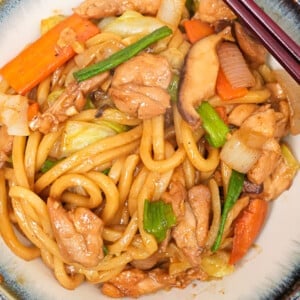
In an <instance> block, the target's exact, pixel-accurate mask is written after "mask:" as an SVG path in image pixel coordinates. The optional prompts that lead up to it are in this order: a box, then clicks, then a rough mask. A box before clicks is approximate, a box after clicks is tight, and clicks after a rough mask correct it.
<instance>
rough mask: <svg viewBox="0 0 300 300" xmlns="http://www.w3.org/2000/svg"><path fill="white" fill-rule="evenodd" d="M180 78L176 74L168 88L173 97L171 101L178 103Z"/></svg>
mask: <svg viewBox="0 0 300 300" xmlns="http://www.w3.org/2000/svg"><path fill="white" fill-rule="evenodd" d="M179 79H180V78H179V76H178V75H176V74H174V75H173V78H172V81H171V82H170V84H169V86H168V92H169V94H170V96H171V101H172V102H174V103H176V102H177V99H178V88H179Z"/></svg>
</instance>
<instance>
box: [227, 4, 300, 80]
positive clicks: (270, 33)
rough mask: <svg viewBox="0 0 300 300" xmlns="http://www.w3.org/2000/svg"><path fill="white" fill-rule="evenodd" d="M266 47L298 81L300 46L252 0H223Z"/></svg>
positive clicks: (299, 77)
mask: <svg viewBox="0 0 300 300" xmlns="http://www.w3.org/2000/svg"><path fill="white" fill-rule="evenodd" d="M224 2H225V3H226V4H227V5H228V6H229V7H230V8H231V9H232V10H233V11H234V12H235V14H236V15H237V16H239V17H240V19H241V20H242V21H243V22H244V23H245V25H246V26H248V27H249V28H250V29H251V30H252V31H253V32H254V33H255V34H256V35H257V37H258V38H259V39H260V41H261V42H262V44H263V45H264V46H265V47H266V49H267V50H268V51H269V52H270V53H271V54H272V55H273V57H274V58H276V59H277V61H278V62H279V63H280V64H281V65H282V66H283V67H284V68H285V69H286V71H287V72H289V73H290V75H291V76H292V77H293V78H294V79H295V80H296V81H297V82H298V83H300V47H299V45H298V44H296V43H295V42H294V41H293V40H292V39H291V38H290V37H289V36H288V35H287V34H286V33H285V32H284V31H283V30H282V29H281V27H279V26H278V25H277V24H276V23H275V22H274V21H273V20H272V19H271V18H270V17H269V16H268V15H267V14H266V13H265V12H264V11H263V10H262V9H261V8H260V7H259V6H258V5H257V4H256V3H255V2H254V1H253V0H224Z"/></svg>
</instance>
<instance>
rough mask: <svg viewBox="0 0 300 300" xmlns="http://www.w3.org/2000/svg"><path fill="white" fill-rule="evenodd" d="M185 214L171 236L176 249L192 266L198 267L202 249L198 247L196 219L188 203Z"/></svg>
mask: <svg viewBox="0 0 300 300" xmlns="http://www.w3.org/2000/svg"><path fill="white" fill-rule="evenodd" d="M184 208H185V214H184V217H183V218H181V219H180V220H179V222H178V224H177V225H176V226H175V227H174V228H173V230H172V236H173V238H174V240H175V242H176V245H177V246H178V248H180V249H181V250H182V251H183V253H184V254H185V255H186V257H187V259H188V260H189V262H190V264H191V265H192V266H198V265H199V263H200V261H201V257H200V255H201V252H202V248H201V247H199V245H198V242H197V236H196V218H195V216H194V214H193V211H192V208H191V206H190V205H189V203H185V206H184Z"/></svg>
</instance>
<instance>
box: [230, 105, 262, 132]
mask: <svg viewBox="0 0 300 300" xmlns="http://www.w3.org/2000/svg"><path fill="white" fill-rule="evenodd" d="M257 108H258V106H257V105H256V104H252V103H250V104H240V105H237V106H236V107H235V108H234V109H233V110H232V111H231V113H230V115H229V116H228V123H229V124H232V125H235V126H238V127H240V126H241V125H242V123H243V122H244V121H245V120H246V119H247V118H248V117H249V116H250V115H251V114H252V113H253V112H254V111H255V110H256V109H257Z"/></svg>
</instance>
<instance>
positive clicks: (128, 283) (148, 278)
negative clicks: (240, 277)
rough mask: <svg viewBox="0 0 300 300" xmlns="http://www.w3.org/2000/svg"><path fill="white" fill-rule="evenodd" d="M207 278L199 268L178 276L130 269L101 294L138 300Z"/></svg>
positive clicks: (162, 272) (164, 272)
mask: <svg viewBox="0 0 300 300" xmlns="http://www.w3.org/2000/svg"><path fill="white" fill-rule="evenodd" d="M207 278H208V276H207V275H206V273H204V272H203V271H202V270H201V269H199V268H192V269H189V270H188V271H187V272H182V273H179V274H176V275H169V274H168V272H167V271H166V270H163V269H158V268H156V269H153V270H151V271H148V272H144V271H141V270H138V269H130V270H125V271H123V272H121V273H120V274H119V275H117V276H116V277H115V278H113V279H111V280H109V281H108V282H105V283H104V284H103V285H102V287H101V292H102V293H103V294H104V295H107V296H109V297H113V298H121V297H134V298H137V297H140V296H142V295H145V294H150V293H154V292H156V291H158V290H160V289H170V288H172V287H177V288H185V287H186V286H187V285H188V284H190V283H191V282H192V281H193V280H207Z"/></svg>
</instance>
